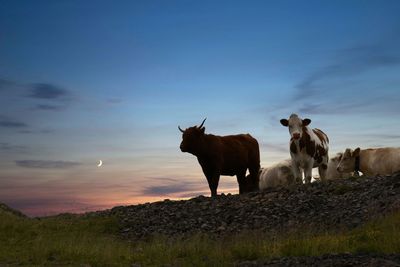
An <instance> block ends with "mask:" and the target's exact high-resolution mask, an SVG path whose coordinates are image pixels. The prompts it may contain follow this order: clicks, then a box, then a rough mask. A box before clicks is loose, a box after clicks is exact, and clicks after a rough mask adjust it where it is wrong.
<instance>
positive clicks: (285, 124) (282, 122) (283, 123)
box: [281, 119, 289, 127]
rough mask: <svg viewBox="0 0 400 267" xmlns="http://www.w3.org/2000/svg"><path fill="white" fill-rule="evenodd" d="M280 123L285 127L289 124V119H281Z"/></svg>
mask: <svg viewBox="0 0 400 267" xmlns="http://www.w3.org/2000/svg"><path fill="white" fill-rule="evenodd" d="M281 124H282V125H283V126H285V127H288V126H289V121H288V120H287V119H281Z"/></svg>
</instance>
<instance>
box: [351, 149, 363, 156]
mask: <svg viewBox="0 0 400 267" xmlns="http://www.w3.org/2000/svg"><path fill="white" fill-rule="evenodd" d="M360 150H361V149H360V148H359V147H357V148H356V149H354V151H353V153H352V154H351V155H352V156H353V157H358V156H360Z"/></svg>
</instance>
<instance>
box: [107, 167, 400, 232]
mask: <svg viewBox="0 0 400 267" xmlns="http://www.w3.org/2000/svg"><path fill="white" fill-rule="evenodd" d="M395 210H400V173H397V174H395V175H392V176H377V177H369V178H368V177H359V178H349V179H341V180H336V181H328V182H326V183H321V182H315V183H311V184H304V185H293V186H291V187H287V188H282V187H281V188H275V189H270V190H268V191H265V192H257V193H248V194H243V195H231V194H228V195H224V194H222V195H219V196H218V197H215V198H210V197H204V196H199V197H196V198H192V199H190V200H181V201H171V200H164V201H160V202H154V203H146V204H141V205H133V206H124V207H122V206H120V207H115V208H113V209H111V210H109V211H107V212H108V213H111V214H113V215H116V216H117V217H118V218H119V220H120V223H121V231H120V232H121V234H122V235H123V236H125V237H127V238H129V239H140V238H146V237H148V236H151V235H158V234H161V235H165V236H185V235H189V234H193V233H198V232H201V233H207V234H209V235H211V236H219V235H229V234H232V233H239V232H243V231H248V230H262V231H264V232H267V233H279V232H284V231H288V230H292V229H295V228H297V227H310V229H315V230H319V229H321V230H326V229H342V228H343V229H351V228H354V227H357V226H359V225H361V224H363V223H364V222H366V221H368V220H370V219H372V218H377V217H379V216H382V215H384V214H387V213H390V212H392V211H395Z"/></svg>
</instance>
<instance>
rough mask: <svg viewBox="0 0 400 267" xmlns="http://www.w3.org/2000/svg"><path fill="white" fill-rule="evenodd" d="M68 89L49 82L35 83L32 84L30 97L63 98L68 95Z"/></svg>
mask: <svg viewBox="0 0 400 267" xmlns="http://www.w3.org/2000/svg"><path fill="white" fill-rule="evenodd" d="M68 95H69V93H68V91H67V90H65V89H62V88H60V87H58V86H55V85H52V84H49V83H35V84H32V85H31V88H30V94H29V97H32V98H38V99H62V98H64V97H66V96H68Z"/></svg>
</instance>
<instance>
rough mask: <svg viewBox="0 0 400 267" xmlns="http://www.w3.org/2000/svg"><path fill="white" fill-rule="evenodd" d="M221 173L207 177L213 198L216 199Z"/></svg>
mask: <svg viewBox="0 0 400 267" xmlns="http://www.w3.org/2000/svg"><path fill="white" fill-rule="evenodd" d="M219 176H220V175H219V173H218V174H212V175H211V174H210V175H207V181H208V186H209V187H210V190H211V196H212V197H216V196H217V188H218V183H219Z"/></svg>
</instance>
